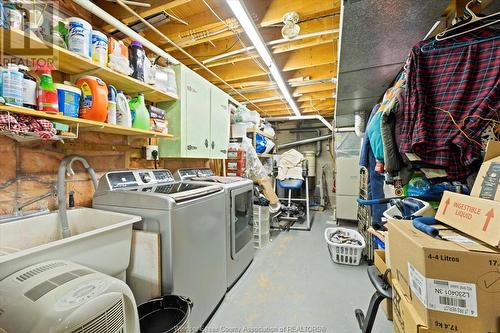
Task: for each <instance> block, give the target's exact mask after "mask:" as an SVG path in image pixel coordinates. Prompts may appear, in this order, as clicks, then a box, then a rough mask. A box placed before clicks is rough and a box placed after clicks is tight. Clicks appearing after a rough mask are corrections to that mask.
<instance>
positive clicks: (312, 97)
mask: <svg viewBox="0 0 500 333" xmlns="http://www.w3.org/2000/svg"><path fill="white" fill-rule="evenodd" d="M332 95H333V92H332V91H330V90H325V91H319V92H312V93H308V94H304V95H303V96H300V97H299V98H297V102H307V101H318V100H324V99H331V98H332V99H333V97H332Z"/></svg>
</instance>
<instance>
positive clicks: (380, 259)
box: [373, 250, 391, 283]
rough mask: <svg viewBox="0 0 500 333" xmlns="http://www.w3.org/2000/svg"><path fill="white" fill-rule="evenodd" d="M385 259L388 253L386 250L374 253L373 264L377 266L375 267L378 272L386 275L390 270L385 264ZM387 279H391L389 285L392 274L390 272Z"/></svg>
mask: <svg viewBox="0 0 500 333" xmlns="http://www.w3.org/2000/svg"><path fill="white" fill-rule="evenodd" d="M385 258H386V251H385V250H375V251H373V264H374V265H375V267H377V269H378V271H379V272H380V273H382V274H384V273H385V271H386V270H387V268H388V266H387V263H386V262H385ZM387 278H388V279H389V283H391V273H390V272H389V274H388V275H387Z"/></svg>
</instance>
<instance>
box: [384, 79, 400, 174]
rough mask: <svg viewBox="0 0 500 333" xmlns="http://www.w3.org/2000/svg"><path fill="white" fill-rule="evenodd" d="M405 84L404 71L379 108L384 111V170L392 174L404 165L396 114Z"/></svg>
mask: <svg viewBox="0 0 500 333" xmlns="http://www.w3.org/2000/svg"><path fill="white" fill-rule="evenodd" d="M405 85H406V74H405V73H403V74H402V75H401V76H400V77H399V79H398V80H397V81H396V83H395V84H394V86H393V87H392V88H390V89H389V90H388V91H387V92H386V94H385V95H384V101H383V102H382V105H381V107H380V109H379V112H381V113H382V117H381V120H380V130H381V133H382V143H383V146H384V170H385V172H386V173H389V174H390V175H394V174H396V173H397V172H398V171H399V170H401V168H402V167H403V165H404V164H403V159H402V158H401V155H400V153H399V149H398V144H397V140H396V128H397V126H396V115H397V114H398V113H399V111H400V108H401V107H402V104H403V94H404V90H405Z"/></svg>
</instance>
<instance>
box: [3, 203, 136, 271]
mask: <svg viewBox="0 0 500 333" xmlns="http://www.w3.org/2000/svg"><path fill="white" fill-rule="evenodd" d="M67 213H68V222H69V227H70V229H71V237H68V238H64V239H63V238H62V236H61V225H60V223H59V217H58V214H57V212H55V213H50V214H46V215H42V216H35V217H27V218H25V219H20V220H16V221H12V222H5V223H1V224H0V280H2V279H4V278H5V277H7V276H9V275H10V274H12V273H15V272H17V271H18V270H20V269H23V268H25V267H27V266H30V265H33V264H36V263H40V262H43V261H46V260H53V259H64V260H69V261H73V262H75V263H78V264H81V265H84V266H87V267H90V268H92V269H95V270H97V271H99V272H102V273H105V274H108V275H111V276H115V277H118V278H122V279H123V278H124V276H125V274H124V272H125V270H126V269H127V267H128V265H129V261H130V247H131V240H132V224H133V223H135V222H138V221H140V220H141V218H140V217H139V216H134V215H128V214H121V213H115V212H108V211H103V210H98V209H92V208H78V209H72V210H68V211H67Z"/></svg>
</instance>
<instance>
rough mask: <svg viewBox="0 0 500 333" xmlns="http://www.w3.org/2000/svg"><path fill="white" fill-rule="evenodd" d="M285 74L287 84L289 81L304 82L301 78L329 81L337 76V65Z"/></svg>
mask: <svg viewBox="0 0 500 333" xmlns="http://www.w3.org/2000/svg"><path fill="white" fill-rule="evenodd" d="M286 74H288V77H287V79H288V81H289V82H290V81H291V80H293V81H295V80H300V81H304V80H303V78H309V80H311V81H314V80H323V79H330V78H332V77H336V76H337V63H336V62H335V63H333V64H326V65H321V66H314V67H309V68H301V69H298V70H296V71H294V72H290V73H286Z"/></svg>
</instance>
